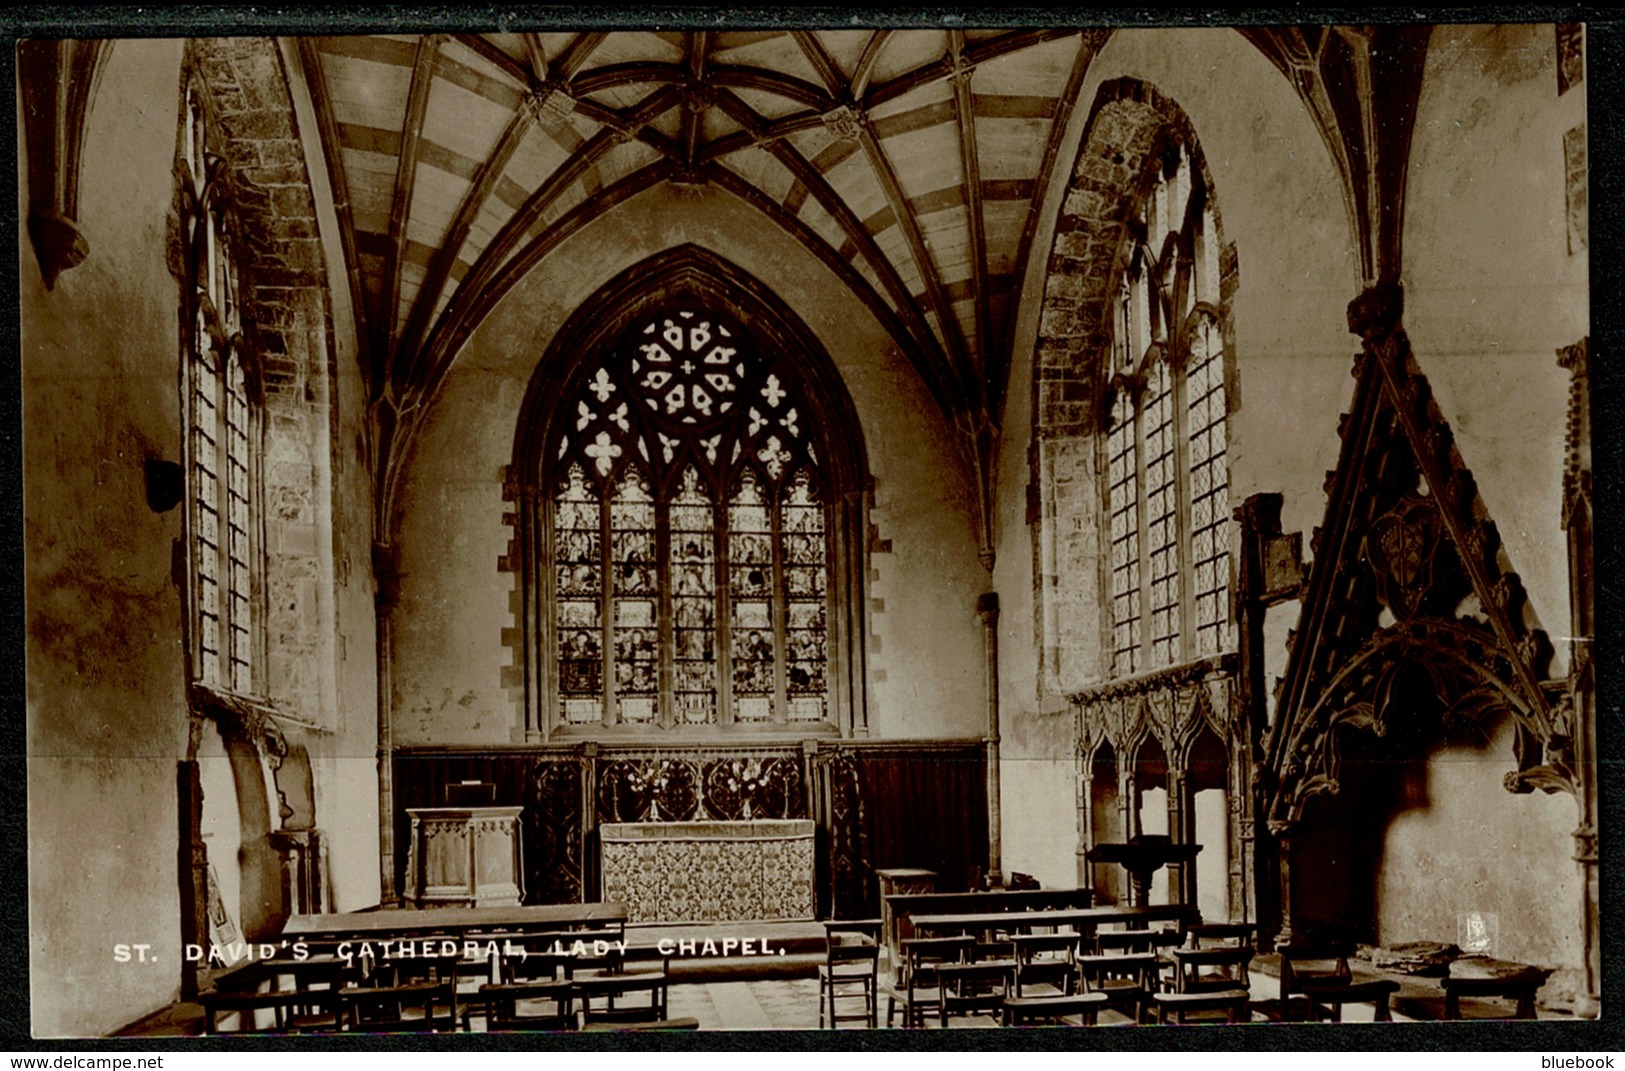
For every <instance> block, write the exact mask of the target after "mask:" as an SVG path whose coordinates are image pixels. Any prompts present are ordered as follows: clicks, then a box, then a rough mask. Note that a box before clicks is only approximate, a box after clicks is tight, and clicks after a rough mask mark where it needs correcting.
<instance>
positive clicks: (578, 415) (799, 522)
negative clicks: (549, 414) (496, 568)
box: [546, 309, 829, 727]
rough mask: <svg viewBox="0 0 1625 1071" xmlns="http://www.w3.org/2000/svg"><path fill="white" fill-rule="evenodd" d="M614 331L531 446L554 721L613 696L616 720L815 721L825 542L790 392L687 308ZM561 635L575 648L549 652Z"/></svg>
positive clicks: (821, 681) (809, 458) (576, 716)
mask: <svg viewBox="0 0 1625 1071" xmlns="http://www.w3.org/2000/svg"><path fill="white" fill-rule="evenodd" d="M628 338H629V342H628V343H627V345H625V346H624V347H623V348H621V349H620V350H618V351H615V352H614V353H612V354H611V355H609V356H607V357H606V358H604V359H602V360H600V361H595V362H594V363H593V364H591V365H589V366H588V367H587V368H586V369H584V370H583V373H582V375H583V378H582V379H581V380H579V381H578V382H579V384H580V385H579V386H578V387H577V388H576V390H575V391H574V392H573V393H572V394H570V395H568V396H567V399H566V401H565V404H564V409H563V413H562V414H561V420H560V424H559V430H558V432H557V436H558V446H557V448H556V451H552V450H549V451H547V453H546V456H549V457H556V458H557V463H558V464H559V466H560V467H561V468H565V469H567V470H568V472H569V476H568V477H567V479H566V480H564V481H563V483H562V486H563V487H564V490H562V491H561V492H560V493H559V496H558V498H557V499H556V501H555V504H554V505H555V529H554V533H553V534H554V547H555V552H556V553H555V558H554V561H553V570H552V580H553V583H554V585H555V599H556V604H557V605H558V607H559V614H560V620H559V622H558V623H557V624H558V629H559V636H560V651H561V654H560V656H559V661H558V672H559V677H560V681H559V691H558V694H559V708H558V709H559V716H560V717H562V718H563V719H564V720H565V721H566V722H575V723H590V722H594V721H598V720H600V719H602V718H603V717H604V711H605V707H604V706H603V704H604V703H606V702H609V701H610V700H611V699H612V700H613V702H612V703H611V705H610V706H609V707H608V710H609V711H610V712H611V713H612V714H613V715H614V717H615V720H617V721H618V722H621V723H632V724H647V725H669V726H677V727H681V726H687V725H707V724H717V723H719V722H720V721H721V719H722V717H723V714H724V712H725V711H730V712H731V717H732V719H733V720H734V721H739V722H781V723H782V722H786V721H790V720H797V721H809V722H810V721H822V720H827V718H828V717H829V710H828V702H827V693H828V685H827V678H828V651H827V635H826V623H825V618H826V616H827V611H826V609H825V607H826V604H827V601H828V597H829V592H828V587H829V565H828V555H829V549H828V541H827V533H826V531H825V521H824V516H825V514H824V506H823V504H822V501H821V499H820V497H819V492H818V481H819V474H818V471H817V469H816V468H815V467H814V465H815V464H816V462H815V461H814V460H813V459H814V458H815V456H816V455H815V454H814V451H813V449H812V446H811V444H810V443H809V442H808V435H809V427H808V419H809V411H808V409H807V408H806V405H805V399H804V398H803V397H802V396H801V395H800V393H799V387H798V384H797V383H796V382H795V381H794V380H793V378H792V377H790V376H787V375H786V373H785V372H784V371H783V370H782V369H774V368H772V367H763V365H762V364H761V363H760V362H758V360H757V358H756V356H755V355H754V354H752V353H751V352H750V350H749V347H748V346H746V345H745V344H744V338H743V333H742V332H741V331H739V329H738V328H737V327H734V326H730V325H729V324H727V323H725V322H723V320H722V319H720V318H718V317H715V316H712V315H709V314H707V313H704V312H700V311H695V310H686V309H678V310H674V311H671V312H666V313H661V314H659V315H656V316H653V317H650V318H649V319H647V320H645V321H643V322H642V323H640V324H639V325H637V326H635V327H634V328H633V329H632V331H631V333H630V335H629V336H628ZM629 461H630V463H631V466H630V468H628V462H629ZM572 487H573V490H572ZM600 494H601V495H603V496H605V499H606V501H605V502H604V503H603V504H602V507H601V506H600V501H599V497H598V496H599V495H600ZM600 509H601V512H600ZM600 524H602V525H604V527H603V528H602V531H603V533H604V534H603V535H602V536H600V535H599V534H598V533H599V532H600V528H599V525H600ZM724 562H725V563H726V566H725V567H724ZM724 585H726V586H725V587H724ZM724 608H725V610H724ZM566 614H568V615H569V617H570V620H571V623H572V624H574V625H576V626H577V627H576V629H575V630H574V631H585V632H589V633H591V634H592V636H593V637H595V638H596V640H597V645H596V647H591V646H589V645H587V644H585V642H584V641H580V640H579V639H578V638H576V637H574V635H573V633H572V632H571V631H567V630H566V628H565V626H564V620H563V618H564V616H565V615H566ZM605 615H607V616H605ZM567 642H573V643H575V644H576V646H577V647H579V648H580V649H581V650H582V651H583V652H585V653H584V654H582V655H580V656H579V657H572V658H566V657H565V655H564V653H563V652H564V650H565V646H566V643H567ZM724 654H725V655H726V658H725V659H724ZM594 660H596V668H594V667H592V666H589V662H592V661H594ZM724 662H726V665H727V667H728V668H727V670H726V673H725V672H724V671H723V668H722V667H723V663H724ZM606 671H608V672H609V679H608V680H607V681H606V680H602V679H601V678H602V677H603V676H604V673H605V672H606ZM595 673H596V675H597V676H596V677H595V676H594V674H595ZM567 676H569V677H571V683H570V686H569V687H566V685H565V681H564V678H565V677H567ZM663 689H664V690H666V691H667V692H668V693H669V694H667V695H664V696H663V695H662V690H663ZM723 689H727V692H728V696H729V700H728V702H727V703H724V702H723V701H722V690H723ZM606 692H607V694H606ZM589 703H596V704H598V705H597V706H596V707H591V708H589V706H588V704H589ZM572 711H574V713H572Z"/></svg>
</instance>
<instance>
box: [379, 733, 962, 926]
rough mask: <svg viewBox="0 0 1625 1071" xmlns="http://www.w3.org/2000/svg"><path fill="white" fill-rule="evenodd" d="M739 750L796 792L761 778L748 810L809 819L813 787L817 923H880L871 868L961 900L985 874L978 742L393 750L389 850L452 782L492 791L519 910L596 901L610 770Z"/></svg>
mask: <svg viewBox="0 0 1625 1071" xmlns="http://www.w3.org/2000/svg"><path fill="white" fill-rule="evenodd" d="M747 752H748V753H751V755H752V756H760V757H763V758H765V757H768V755H769V753H775V752H776V753H777V754H774V755H772V758H773V759H774V760H776V761H778V762H797V763H799V764H800V765H799V767H798V769H797V770H796V771H794V776H793V777H790V778H789V779H788V781H787V785H788V784H793V785H794V787H793V788H792V789H791V790H790V792H789V793H788V795H786V793H784V792H778V793H777V794H775V792H774V791H772V790H773V789H774V786H775V785H776V784H777V782H776V781H775V782H773V783H772V784H767V783H766V781H765V780H764V786H765V787H764V788H763V789H762V792H761V793H760V797H761V798H760V800H759V801H758V806H756V808H755V809H754V811H753V813H755V814H758V815H762V816H772V817H795V816H798V815H802V814H806V813H807V810H806V804H805V801H804V800H803V799H802V798H799V797H798V796H797V795H796V794H797V793H798V792H800V791H802V790H803V786H810V787H811V789H812V796H813V806H812V817H813V818H814V819H815V820H816V821H817V822H818V826H819V859H818V867H819V877H818V885H819V911H820V913H821V914H825V915H834V916H838V917H846V918H851V917H857V916H864V917H868V916H873V915H875V914H878V912H879V909H880V903H879V896H878V889H877V888H876V885H875V876H874V875H875V871H876V870H878V869H884V868H887V867H925V868H928V869H931V870H935V871H936V872H937V873H938V874H939V875H941V877H940V879H939V881H938V883H937V888H939V889H941V890H943V891H955V890H960V889H964V888H966V887H967V885H968V883H969V881H970V880H971V877H972V874H973V871H979V870H981V869H982V868H985V867H986V866H987V847H988V839H987V763H986V756H985V752H984V749H983V746H982V744H981V743H980V742H978V741H972V742H966V743H937V744H868V743H863V744H855V743H842V744H834V745H831V744H829V743H820V745H819V746H818V748H817V749H816V751H813V752H811V753H804V752H803V751H802V749H801V746H800V745H799V744H794V745H790V746H787V747H783V748H779V747H773V748H769V749H767V750H766V751H763V750H762V749H761V748H759V747H752V746H750V745H733V746H729V745H725V744H718V745H694V746H690V747H681V746H678V747H670V746H666V747H660V748H658V749H651V748H650V747H647V746H645V747H627V748H604V749H603V750H600V751H598V752H597V753H596V754H595V755H593V756H591V757H589V756H588V755H587V754H585V752H584V751H582V750H581V749H578V748H558V747H551V748H550V747H537V748H524V749H517V748H515V749H500V750H499V749H489V750H480V751H475V750H468V751H461V750H447V749H432V750H431V749H423V750H401V751H397V752H396V753H395V759H394V770H395V806H396V813H395V816H394V821H395V833H396V841H395V842H396V843H397V844H400V845H405V844H407V843H409V841H410V836H409V834H410V822H409V821H408V819H407V816H406V810H407V808H410V807H435V806H440V805H441V804H442V802H443V800H444V789H445V786H446V785H448V784H452V783H455V782H458V781H465V780H477V781H488V782H490V783H491V784H493V785H495V786H496V802H497V803H498V804H504V805H514V804H517V805H520V806H522V807H524V808H525V812H524V815H523V816H522V818H521V823H522V839H523V845H524V853H525V875H524V884H525V902H526V903H569V902H578V901H583V900H591V899H594V898H596V896H597V881H596V869H597V868H596V866H594V862H595V860H594V859H593V858H592V855H593V853H594V851H595V848H594V845H595V844H596V827H597V819H598V815H597V814H596V813H595V812H596V811H597V807H596V806H594V807H592V808H591V809H590V810H589V808H588V805H589V803H596V802H597V799H596V797H599V796H602V795H603V792H602V790H603V789H605V788H606V787H607V786H608V785H609V784H610V782H613V781H616V776H615V775H616V772H617V771H621V770H622V768H623V767H625V766H626V765H627V764H628V763H629V762H645V761H648V760H650V759H655V760H659V759H663V758H669V759H675V760H677V761H679V762H680V763H681V764H683V765H684V766H692V767H693V768H694V769H696V770H702V771H703V770H708V769H710V768H711V767H713V766H716V765H717V764H718V763H729V762H732V761H735V760H736V759H737V758H739V757H741V756H744V755H745V754H746V753H747ZM787 772H788V771H787ZM606 774H608V775H610V776H608V777H607V778H606V777H605V775H606ZM780 787H784V786H780ZM780 796H785V798H783V799H781V798H780ZM730 799H731V797H730ZM723 803H727V801H723ZM762 804H766V806H762ZM670 809H671V808H670V807H669V806H668V807H667V808H665V810H670ZM713 809H718V810H719V811H720V812H726V813H719V814H718V815H715V816H713V817H727V818H737V817H741V816H742V815H741V814H738V813H733V812H734V806H733V805H732V804H728V805H726V806H724V805H722V804H719V803H716V802H708V804H707V814H709V812H710V810H713ZM627 810H629V811H630V812H631V813H623V814H620V815H619V816H618V817H619V818H620V819H621V820H641V819H646V818H652V817H655V816H658V817H661V818H667V817H669V815H668V814H666V813H664V811H661V810H655V811H653V812H652V813H651V811H649V810H648V809H645V808H630V807H629V808H627ZM639 815H641V818H639V817H638V816H639ZM605 817H606V818H607V816H605ZM406 862H407V860H406V855H405V853H404V851H403V852H402V853H400V854H399V855H398V857H397V858H396V859H395V875H396V881H397V883H398V884H397V887H398V888H404V887H405V877H406Z"/></svg>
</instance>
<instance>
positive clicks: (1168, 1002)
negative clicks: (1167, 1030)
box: [1151, 945, 1253, 1023]
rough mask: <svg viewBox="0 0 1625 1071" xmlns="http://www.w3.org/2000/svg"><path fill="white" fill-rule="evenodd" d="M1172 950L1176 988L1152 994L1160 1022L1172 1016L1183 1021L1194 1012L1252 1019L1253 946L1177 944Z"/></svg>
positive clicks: (1202, 1016) (1208, 1016) (1204, 1018)
mask: <svg viewBox="0 0 1625 1071" xmlns="http://www.w3.org/2000/svg"><path fill="white" fill-rule="evenodd" d="M1168 954H1169V956H1170V957H1171V958H1172V959H1173V961H1174V984H1175V989H1174V992H1172V993H1155V994H1153V995H1152V997H1151V1001H1152V1004H1153V1005H1154V1006H1155V1007H1156V1009H1157V1021H1158V1022H1160V1023H1166V1022H1168V1019H1169V1017H1170V1016H1173V1017H1174V1018H1175V1020H1176V1021H1177V1022H1180V1023H1186V1022H1190V1021H1191V1017H1192V1016H1199V1017H1200V1018H1199V1020H1198V1021H1201V1022H1207V1021H1211V1020H1212V1019H1213V1018H1214V1017H1215V1016H1218V1015H1222V1016H1223V1017H1224V1021H1225V1022H1230V1023H1244V1022H1247V1021H1249V1020H1250V1019H1251V1017H1252V1016H1251V1011H1250V1008H1249V1000H1250V997H1251V993H1250V986H1251V981H1250V979H1249V978H1248V976H1247V967H1248V964H1250V963H1251V962H1252V959H1253V950H1252V946H1250V945H1233V946H1221V947H1218V948H1212V947H1209V948H1175V949H1171V950H1169V953H1168Z"/></svg>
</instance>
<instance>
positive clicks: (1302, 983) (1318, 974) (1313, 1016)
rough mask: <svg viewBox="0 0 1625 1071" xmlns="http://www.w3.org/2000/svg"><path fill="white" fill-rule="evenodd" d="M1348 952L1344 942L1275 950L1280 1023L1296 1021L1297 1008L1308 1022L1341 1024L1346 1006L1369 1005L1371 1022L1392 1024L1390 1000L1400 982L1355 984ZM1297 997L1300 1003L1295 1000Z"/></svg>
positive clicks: (1281, 947) (1297, 945)
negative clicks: (1278, 983)
mask: <svg viewBox="0 0 1625 1071" xmlns="http://www.w3.org/2000/svg"><path fill="white" fill-rule="evenodd" d="M1351 951H1352V949H1351V948H1350V946H1349V945H1348V944H1347V943H1345V942H1322V943H1319V944H1310V943H1307V942H1295V943H1293V944H1287V945H1282V946H1280V947H1279V948H1277V949H1276V952H1277V953H1278V954H1279V955H1280V957H1281V991H1280V999H1281V1021H1282V1022H1292V1021H1293V1020H1294V1019H1296V1018H1297V1012H1296V1011H1295V1009H1296V1008H1298V1007H1300V1006H1301V1007H1302V1008H1303V1010H1304V1013H1305V1018H1306V1019H1307V1020H1309V1021H1312V1022H1319V1021H1320V1020H1321V1019H1330V1020H1332V1021H1334V1022H1342V1021H1343V1005H1345V1004H1370V1005H1372V1006H1373V1008H1374V1009H1375V1013H1374V1020H1373V1021H1375V1022H1379V1023H1387V1022H1392V1021H1393V1013H1392V1011H1391V1009H1390V1008H1389V1000H1390V998H1391V997H1392V996H1393V994H1395V993H1397V992H1398V991H1399V983H1398V982H1394V981H1390V980H1388V979H1385V978H1373V979H1370V980H1368V981H1364V982H1356V981H1355V980H1354V972H1353V971H1352V970H1350V968H1349V959H1348V957H1349V953H1350V952H1351ZM1297 996H1302V997H1303V1000H1302V1001H1297V1000H1295V999H1294V998H1295V997H1297Z"/></svg>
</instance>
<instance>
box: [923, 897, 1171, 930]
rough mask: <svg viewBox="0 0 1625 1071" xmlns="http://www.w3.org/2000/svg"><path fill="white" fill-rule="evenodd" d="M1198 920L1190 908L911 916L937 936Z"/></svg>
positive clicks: (1096, 908)
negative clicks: (1041, 928) (1037, 928)
mask: <svg viewBox="0 0 1625 1071" xmlns="http://www.w3.org/2000/svg"><path fill="white" fill-rule="evenodd" d="M1199 918H1201V915H1200V913H1198V912H1197V910H1196V909H1195V908H1194V907H1186V906H1184V905H1183V904H1159V905H1156V906H1152V907H1132V906H1115V907H1086V908H1076V909H1071V910H1064V911H991V912H989V911H981V912H971V913H955V914H943V915H915V916H913V921H914V928H915V929H916V930H922V931H928V932H931V933H937V934H954V933H983V932H986V931H988V930H992V929H1007V930H1018V931H1019V930H1030V929H1034V928H1036V927H1044V928H1059V927H1061V926H1071V927H1072V928H1073V929H1075V930H1077V931H1078V932H1079V933H1090V932H1093V931H1094V930H1096V929H1098V928H1099V927H1101V926H1112V925H1116V924H1119V923H1123V924H1127V923H1150V922H1174V923H1178V924H1179V925H1180V926H1187V925H1189V924H1190V923H1192V922H1193V921H1195V920H1197V919H1199Z"/></svg>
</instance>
